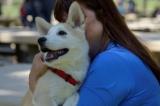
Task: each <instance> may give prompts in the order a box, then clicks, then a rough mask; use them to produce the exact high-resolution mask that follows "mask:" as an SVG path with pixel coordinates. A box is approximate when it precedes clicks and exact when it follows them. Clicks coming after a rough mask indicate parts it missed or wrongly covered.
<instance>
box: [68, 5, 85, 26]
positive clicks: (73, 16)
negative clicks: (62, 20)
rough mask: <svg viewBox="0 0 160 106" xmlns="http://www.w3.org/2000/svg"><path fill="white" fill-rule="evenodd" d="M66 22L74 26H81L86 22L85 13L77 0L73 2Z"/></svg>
mask: <svg viewBox="0 0 160 106" xmlns="http://www.w3.org/2000/svg"><path fill="white" fill-rule="evenodd" d="M66 23H68V24H70V25H71V26H72V27H81V26H82V25H83V24H84V14H83V12H82V9H81V7H80V5H79V4H78V3H77V2H73V3H72V4H71V6H70V9H69V14H68V18H67V21H66Z"/></svg>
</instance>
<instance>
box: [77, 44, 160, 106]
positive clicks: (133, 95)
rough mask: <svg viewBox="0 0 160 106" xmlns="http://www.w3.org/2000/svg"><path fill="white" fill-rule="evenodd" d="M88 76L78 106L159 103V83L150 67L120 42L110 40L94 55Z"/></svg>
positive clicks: (122, 105) (143, 105) (140, 105)
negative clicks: (104, 47)
mask: <svg viewBox="0 0 160 106" xmlns="http://www.w3.org/2000/svg"><path fill="white" fill-rule="evenodd" d="M87 77H88V78H87V79H86V81H85V83H84V85H83V86H82V88H81V91H80V101H79V106H90V105H92V106H117V105H118V106H160V85H159V83H158V81H157V79H156V78H155V76H154V75H153V74H152V72H151V70H150V68H148V66H147V65H145V64H144V63H143V62H142V61H141V60H140V59H139V58H138V57H137V56H135V55H134V54H132V53H131V52H130V51H128V50H127V49H125V48H123V47H122V46H120V45H118V44H114V43H112V42H111V43H110V44H109V46H108V47H107V50H106V51H104V52H103V53H101V54H99V55H98V56H97V57H96V58H95V60H94V61H93V63H92V65H91V67H90V70H89V73H88V76H87ZM90 93H91V94H90ZM89 95H92V97H91V96H89ZM90 100H91V102H89V101H90ZM95 102H96V103H98V104H96V103H95ZM83 103H87V104H83Z"/></svg>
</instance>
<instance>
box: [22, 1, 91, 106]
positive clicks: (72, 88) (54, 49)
mask: <svg viewBox="0 0 160 106" xmlns="http://www.w3.org/2000/svg"><path fill="white" fill-rule="evenodd" d="M36 22H37V27H38V29H39V31H41V32H43V33H44V34H46V36H44V37H41V38H39V40H38V43H39V45H40V49H41V51H42V52H44V58H43V60H44V62H45V63H46V65H48V66H49V69H48V71H47V72H46V73H45V74H44V75H43V76H42V77H41V78H40V79H39V80H38V83H37V85H36V89H35V92H34V94H31V93H28V94H27V95H26V97H25V100H24V102H23V106H58V105H63V106H76V105H77V102H78V98H79V96H78V93H77V90H78V89H79V87H80V85H81V84H82V82H83V80H84V78H85V76H86V73H87V70H88V66H89V56H88V51H89V46H88V42H87V40H86V37H85V31H84V15H83V12H82V10H81V8H80V6H79V4H78V3H77V2H74V3H73V4H72V5H71V7H70V10H69V15H68V19H67V21H66V23H59V24H57V25H55V26H52V25H50V24H49V23H47V22H46V21H44V20H43V19H42V18H37V19H36ZM53 68H54V69H56V70H53Z"/></svg>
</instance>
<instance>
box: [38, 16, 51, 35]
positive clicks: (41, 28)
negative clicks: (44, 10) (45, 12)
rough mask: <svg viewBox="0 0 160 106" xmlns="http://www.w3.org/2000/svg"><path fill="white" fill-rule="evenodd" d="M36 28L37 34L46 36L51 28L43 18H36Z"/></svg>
mask: <svg viewBox="0 0 160 106" xmlns="http://www.w3.org/2000/svg"><path fill="white" fill-rule="evenodd" d="M36 27H37V30H38V32H40V33H41V34H43V35H46V34H47V33H48V31H49V29H50V28H51V27H52V25H51V24H50V23H48V22H47V21H45V20H44V19H43V18H41V17H36Z"/></svg>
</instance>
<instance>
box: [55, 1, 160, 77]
mask: <svg viewBox="0 0 160 106" xmlns="http://www.w3.org/2000/svg"><path fill="white" fill-rule="evenodd" d="M58 1H59V2H60V1H61V2H62V3H61V4H58V7H57V6H55V8H60V7H61V8H62V7H63V8H64V7H65V6H66V7H65V8H66V9H65V8H64V10H65V11H66V12H68V9H69V8H68V7H69V6H70V4H71V3H72V1H73V0H58ZM63 1H65V2H63ZM75 1H78V2H79V3H82V4H83V5H85V6H86V7H87V8H89V9H91V10H93V11H95V13H96V17H97V19H98V20H99V21H100V22H101V23H102V24H103V27H104V33H105V34H104V36H108V37H109V39H110V40H111V41H113V42H116V43H118V44H120V45H122V46H123V47H125V48H127V49H128V50H130V51H132V52H133V53H134V54H135V55H137V56H138V57H140V58H141V59H142V61H143V62H144V63H146V64H147V65H148V66H149V67H150V69H151V70H152V72H153V73H154V74H155V76H156V77H157V79H160V67H159V66H158V64H156V62H155V61H154V59H153V58H152V56H151V53H150V51H149V50H148V49H147V48H146V47H145V46H144V45H142V44H141V43H140V42H139V40H138V39H137V38H136V37H135V35H134V34H133V33H132V32H131V31H130V29H129V28H128V27H127V25H126V23H125V21H124V19H123V17H122V16H121V15H120V13H119V12H118V10H117V8H116V5H115V4H114V2H113V0H75ZM66 2H68V3H69V4H67V3H66ZM59 10H60V9H55V15H57V16H56V18H57V19H58V20H59V19H60V18H58V16H59V17H61V16H62V15H63V14H61V15H60V13H58V12H59ZM64 10H61V11H64ZM57 13H58V14H57Z"/></svg>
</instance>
